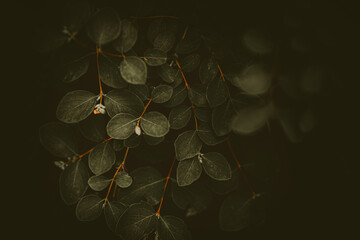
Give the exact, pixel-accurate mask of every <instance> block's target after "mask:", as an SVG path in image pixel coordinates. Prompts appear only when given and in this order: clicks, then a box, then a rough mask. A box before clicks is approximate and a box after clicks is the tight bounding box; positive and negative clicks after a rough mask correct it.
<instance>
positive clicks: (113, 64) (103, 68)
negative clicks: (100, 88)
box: [99, 54, 128, 88]
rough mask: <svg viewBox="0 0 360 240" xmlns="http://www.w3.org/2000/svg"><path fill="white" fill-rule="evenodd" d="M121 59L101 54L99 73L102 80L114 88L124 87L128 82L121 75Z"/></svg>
mask: <svg viewBox="0 0 360 240" xmlns="http://www.w3.org/2000/svg"><path fill="white" fill-rule="evenodd" d="M119 64H120V59H118V58H115V57H111V56H107V55H105V54H100V55H99V73H100V78H101V81H102V82H103V83H104V84H106V85H107V86H109V87H112V88H124V87H126V86H127V85H128V84H127V83H126V82H125V80H124V79H123V78H122V77H121V74H120V70H119Z"/></svg>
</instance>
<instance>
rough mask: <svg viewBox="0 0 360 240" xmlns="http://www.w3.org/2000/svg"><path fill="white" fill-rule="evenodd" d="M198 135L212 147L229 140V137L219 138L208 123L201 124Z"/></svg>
mask: <svg viewBox="0 0 360 240" xmlns="http://www.w3.org/2000/svg"><path fill="white" fill-rule="evenodd" d="M197 133H198V136H199V138H200V139H201V141H203V142H204V143H205V144H206V145H210V146H214V145H217V144H219V143H222V142H224V141H225V140H226V139H227V136H221V137H219V136H217V135H216V134H215V133H214V131H213V130H212V129H211V127H210V125H209V124H208V123H202V124H200V126H199V128H198V131H197Z"/></svg>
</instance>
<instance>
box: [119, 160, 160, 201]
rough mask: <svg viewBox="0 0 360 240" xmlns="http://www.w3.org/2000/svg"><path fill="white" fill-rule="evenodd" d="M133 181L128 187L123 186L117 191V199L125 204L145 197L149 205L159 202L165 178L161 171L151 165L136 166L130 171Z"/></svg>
mask: <svg viewBox="0 0 360 240" xmlns="http://www.w3.org/2000/svg"><path fill="white" fill-rule="evenodd" d="M130 176H132V178H133V183H132V184H131V186H130V187H128V188H124V189H122V190H121V191H119V192H118V200H119V201H120V202H123V203H126V204H132V203H136V202H139V201H140V200H141V199H143V198H144V199H146V200H147V202H148V203H150V204H151V205H156V204H158V203H159V202H160V199H161V196H162V193H163V190H164V184H165V178H163V177H162V175H161V173H160V172H159V171H158V170H156V169H155V168H152V167H141V168H137V169H135V170H134V171H132V172H131V173H130Z"/></svg>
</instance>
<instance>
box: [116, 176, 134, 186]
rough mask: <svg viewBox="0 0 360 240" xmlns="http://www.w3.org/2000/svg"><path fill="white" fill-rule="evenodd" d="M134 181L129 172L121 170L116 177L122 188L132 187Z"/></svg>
mask: <svg viewBox="0 0 360 240" xmlns="http://www.w3.org/2000/svg"><path fill="white" fill-rule="evenodd" d="M132 182H133V179H132V177H131V176H130V175H129V174H128V173H127V172H119V173H118V174H117V175H116V177H115V183H116V184H117V185H118V186H119V187H121V188H127V187H130V186H131V184H132Z"/></svg>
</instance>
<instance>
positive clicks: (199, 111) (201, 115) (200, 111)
mask: <svg viewBox="0 0 360 240" xmlns="http://www.w3.org/2000/svg"><path fill="white" fill-rule="evenodd" d="M195 115H196V117H197V119H199V120H200V121H203V122H210V121H211V109H209V108H198V107H195Z"/></svg>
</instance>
